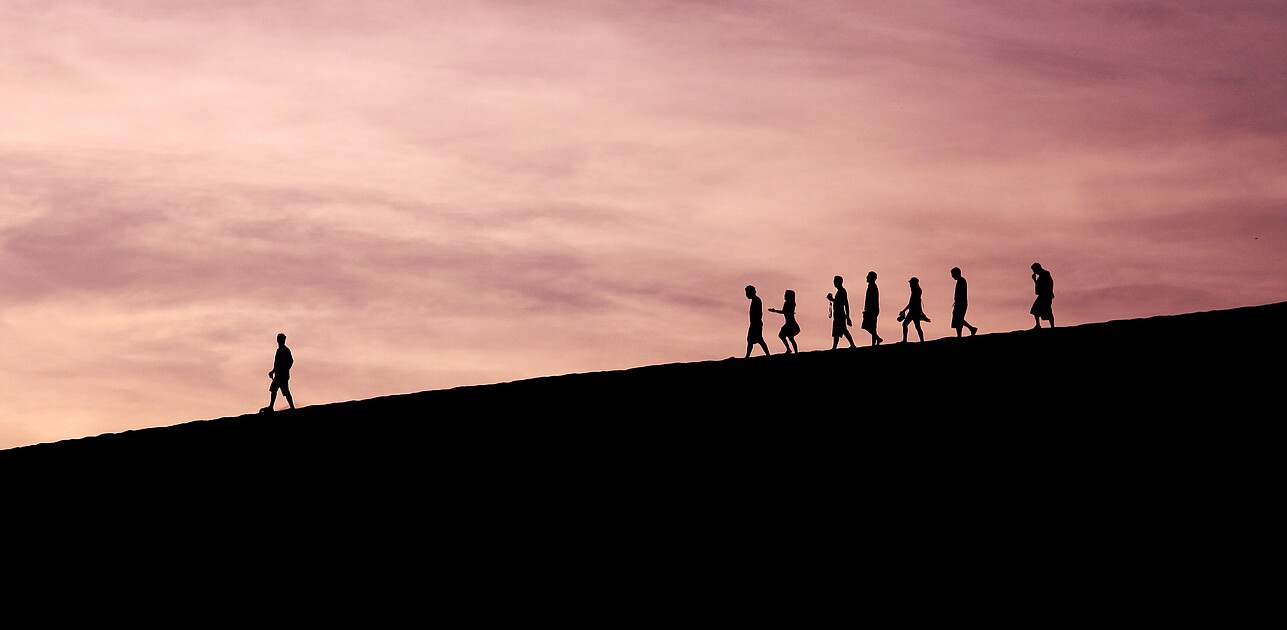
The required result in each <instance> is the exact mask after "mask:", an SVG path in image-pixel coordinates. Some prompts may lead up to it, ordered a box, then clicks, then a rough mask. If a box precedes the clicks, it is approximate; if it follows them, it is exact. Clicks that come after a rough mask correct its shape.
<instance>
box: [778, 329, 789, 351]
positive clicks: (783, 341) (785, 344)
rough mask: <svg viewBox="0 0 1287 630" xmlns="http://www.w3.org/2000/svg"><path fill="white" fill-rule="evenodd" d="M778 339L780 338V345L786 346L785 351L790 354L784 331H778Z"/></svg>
mask: <svg viewBox="0 0 1287 630" xmlns="http://www.w3.org/2000/svg"><path fill="white" fill-rule="evenodd" d="M778 339H781V340H782V346H783V347H785V348H786V353H787V354H791V344H790V343H787V336H786V333H778Z"/></svg>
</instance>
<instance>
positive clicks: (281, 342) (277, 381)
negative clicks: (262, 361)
mask: <svg viewBox="0 0 1287 630" xmlns="http://www.w3.org/2000/svg"><path fill="white" fill-rule="evenodd" d="M292 365H295V357H293V356H291V353H290V348H287V347H286V333H277V354H276V355H275V356H274V357H273V369H271V370H269V371H268V378H271V379H273V382H272V384H270V385H269V386H268V392H269V394H270V395H269V398H268V406H267V407H264V408H263V409H260V410H259V412H260V413H265V412H269V411H272V410H273V405H275V404H276V403H277V390H279V389H280V390H281V392H282V396H285V397H286V402H287V403H288V404H289V405H290V408H291V409H294V408H295V399H294V398H291V395H290V368H291V366H292Z"/></svg>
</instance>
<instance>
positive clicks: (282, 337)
mask: <svg viewBox="0 0 1287 630" xmlns="http://www.w3.org/2000/svg"><path fill="white" fill-rule="evenodd" d="M277 343H279V344H280V343H286V333H277Z"/></svg>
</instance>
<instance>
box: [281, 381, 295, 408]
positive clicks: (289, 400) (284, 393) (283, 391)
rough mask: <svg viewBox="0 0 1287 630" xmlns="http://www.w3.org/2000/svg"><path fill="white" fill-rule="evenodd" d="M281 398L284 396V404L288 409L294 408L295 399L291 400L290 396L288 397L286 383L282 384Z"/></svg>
mask: <svg viewBox="0 0 1287 630" xmlns="http://www.w3.org/2000/svg"><path fill="white" fill-rule="evenodd" d="M282 396H285V397H286V404H288V405H290V408H291V409H294V408H295V399H294V398H291V395H290V385H287V384H286V383H282Z"/></svg>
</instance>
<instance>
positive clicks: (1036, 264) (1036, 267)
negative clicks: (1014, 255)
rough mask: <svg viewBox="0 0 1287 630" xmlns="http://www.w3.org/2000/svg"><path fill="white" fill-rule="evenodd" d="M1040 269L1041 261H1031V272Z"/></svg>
mask: <svg viewBox="0 0 1287 630" xmlns="http://www.w3.org/2000/svg"><path fill="white" fill-rule="evenodd" d="M1039 271H1041V263H1032V273H1037V272H1039Z"/></svg>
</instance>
